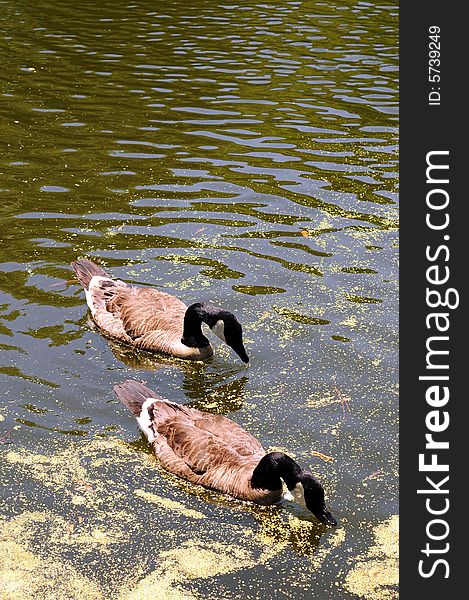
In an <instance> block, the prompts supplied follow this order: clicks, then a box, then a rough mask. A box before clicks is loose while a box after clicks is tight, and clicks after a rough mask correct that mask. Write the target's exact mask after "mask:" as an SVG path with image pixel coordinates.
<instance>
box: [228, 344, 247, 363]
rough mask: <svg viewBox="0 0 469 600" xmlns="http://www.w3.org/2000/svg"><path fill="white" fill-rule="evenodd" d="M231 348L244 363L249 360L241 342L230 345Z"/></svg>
mask: <svg viewBox="0 0 469 600" xmlns="http://www.w3.org/2000/svg"><path fill="white" fill-rule="evenodd" d="M231 347H232V348H233V350H234V351H235V352H236V354H237V355H238V356H239V358H240V359H241V360H242V361H243V362H244V363H248V362H249V356H248V355H247V354H246V350H245V348H244V346H243V344H242V343H241V344H239V345H236V346H231Z"/></svg>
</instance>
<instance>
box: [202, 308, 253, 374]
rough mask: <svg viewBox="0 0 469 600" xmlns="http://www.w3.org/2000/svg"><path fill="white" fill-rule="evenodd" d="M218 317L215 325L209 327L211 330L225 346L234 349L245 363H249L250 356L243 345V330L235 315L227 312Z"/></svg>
mask: <svg viewBox="0 0 469 600" xmlns="http://www.w3.org/2000/svg"><path fill="white" fill-rule="evenodd" d="M217 317H218V318H217V320H216V322H215V323H214V324H213V325H209V326H210V329H211V330H212V331H213V333H214V334H215V335H216V336H217V337H219V338H220V339H221V340H222V341H223V342H225V344H228V346H230V348H233V350H234V351H235V352H236V354H237V355H238V356H239V358H240V359H241V360H242V361H243V362H245V363H248V362H249V356H248V355H247V354H246V349H245V348H244V344H243V328H242V326H241V323H240V322H239V321H238V319H237V318H236V317H235V316H234V314H232V313H230V312H228V311H225V310H223V311H221V312H220V313H219V314H218V315H217Z"/></svg>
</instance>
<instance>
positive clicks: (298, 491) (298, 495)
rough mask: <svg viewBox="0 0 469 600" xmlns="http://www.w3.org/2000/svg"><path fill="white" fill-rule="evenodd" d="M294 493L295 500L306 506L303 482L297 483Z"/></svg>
mask: <svg viewBox="0 0 469 600" xmlns="http://www.w3.org/2000/svg"><path fill="white" fill-rule="evenodd" d="M292 495H293V498H294V500H295V502H298V504H301V506H305V507H306V501H305V490H304V487H303V484H302V483H297V484H296V485H295V487H294V488H293V489H292Z"/></svg>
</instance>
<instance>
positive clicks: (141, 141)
mask: <svg viewBox="0 0 469 600" xmlns="http://www.w3.org/2000/svg"><path fill="white" fill-rule="evenodd" d="M0 25H1V31H2V37H1V56H2V61H1V64H2V70H1V72H0V80H1V96H0V119H1V123H2V125H1V128H0V135H1V139H0V211H1V222H0V226H1V232H0V236H1V242H0V350H1V361H0V382H1V389H2V393H1V396H0V442H1V443H0V457H1V458H0V461H1V472H2V484H3V483H4V484H5V485H4V486H3V491H2V496H1V509H0V528H1V529H0V542H1V545H2V547H3V550H2V551H0V581H2V579H3V591H2V588H1V587H0V597H1V598H2V599H3V598H8V599H9V598H30V597H31V598H32V597H35V598H47V599H49V598H62V597H67V598H103V599H111V598H112V599H115V598H119V599H123V598H125V599H128V600H131V599H134V598H135V599H145V598H150V597H151V598H165V599H170V600H173V599H175V600H177V599H182V598H184V599H185V598H197V599H198V598H204V599H205V598H214V599H219V598H221V597H223V598H233V599H238V598H253V599H254V598H275V599H276V600H277V599H278V598H313V597H314V598H320V599H326V598H339V599H342V598H343V599H344V600H347V599H354V598H369V599H375V598H376V599H387V598H395V597H397V591H396V590H397V587H396V582H397V555H396V552H397V513H398V488H397V481H398V480H397V418H398V384H397V381H398V370H397V306H398V276H397V252H398V234H397V223H398V222H397V218H398V212H397V210H398V209H397V202H398V196H397V186H398V146H397V144H398V114H397V111H398V49H397V43H398V15H397V3H395V2H392V3H388V4H382V5H377V4H371V3H368V2H352V1H348V0H339V2H336V3H332V2H330V1H325V2H299V1H298V2H296V1H295V2H274V3H270V2H267V3H259V4H257V3H253V2H247V1H244V0H242V1H241V2H235V3H230V2H226V3H225V2H222V3H220V2H213V1H210V2H207V1H202V2H197V3H188V2H171V3H168V2H161V1H159V0H156V1H153V2H147V1H144V0H142V1H135V2H132V3H127V2H109V1H106V2H100V1H97V2H88V1H86V0H85V1H83V2H81V3H72V2H70V1H65V0H59V1H55V2H54V3H52V2H48V1H46V2H35V1H34V0H32V1H26V0H15V1H14V2H13V1H12V0H3V1H2V0H0ZM82 256H88V257H90V258H93V259H96V260H98V261H99V262H100V263H101V264H102V265H103V266H105V268H106V270H107V271H108V272H109V273H111V274H112V275H113V276H116V277H119V278H121V279H124V280H125V281H129V282H134V283H137V284H140V285H152V286H155V287H156V288H157V289H159V290H163V291H165V292H168V293H171V294H175V295H177V296H178V297H180V298H181V299H182V300H183V301H184V302H185V303H186V304H191V303H193V302H199V301H209V302H212V303H214V304H216V305H219V306H222V307H224V308H226V309H228V310H231V311H232V312H234V313H235V314H236V315H237V316H238V318H239V319H240V321H241V322H242V324H243V328H244V331H245V338H246V339H245V342H246V347H247V349H248V353H249V354H250V356H251V364H250V366H249V367H248V368H246V367H245V366H244V365H243V364H242V363H241V361H240V360H239V359H238V358H237V357H236V355H235V354H234V353H232V352H231V351H230V349H229V348H228V347H227V346H225V345H223V344H222V343H221V342H219V341H218V340H217V339H215V340H213V339H212V340H211V341H212V343H213V345H214V347H215V354H214V357H213V358H211V359H209V360H207V361H206V362H204V363H188V362H183V361H180V360H174V359H170V358H165V357H161V356H152V355H149V354H145V353H138V352H136V351H134V350H132V349H129V348H126V347H125V346H121V345H119V344H116V343H113V342H111V341H110V340H108V339H106V338H104V337H103V336H101V335H100V334H99V332H98V331H97V330H96V329H95V328H94V327H93V326H92V324H91V323H90V317H89V315H88V313H87V307H86V303H85V299H84V294H83V291H82V289H81V287H80V286H79V285H78V283H77V281H76V280H75V278H74V275H73V272H72V271H71V269H70V267H69V264H70V262H71V261H72V260H75V259H76V258H77V257H82ZM129 378H136V379H140V380H144V381H146V382H147V384H148V385H149V387H151V388H153V389H154V390H155V391H157V392H158V393H159V394H160V395H162V396H163V397H166V398H168V399H170V400H174V401H177V402H182V403H189V404H190V405H191V406H196V407H198V408H200V409H203V410H207V411H210V412H214V413H219V414H224V415H227V416H229V417H230V418H232V419H234V420H235V421H236V422H237V423H239V424H240V425H242V426H243V427H244V428H245V429H247V430H248V431H250V432H251V433H252V434H254V435H256V436H257V437H258V438H259V439H260V440H261V442H262V443H263V445H264V447H265V448H266V449H268V450H273V449H282V450H284V451H285V452H288V453H289V454H290V455H291V456H292V457H294V458H295V460H297V461H298V462H299V463H300V464H301V465H303V466H304V467H306V468H308V469H311V470H312V471H313V473H315V474H316V475H317V476H318V478H319V479H320V480H321V481H322V482H323V484H324V487H325V490H326V497H327V499H328V504H329V506H330V508H331V510H332V512H333V514H334V515H335V516H336V517H337V519H338V521H339V525H338V527H337V528H335V529H327V530H326V529H325V528H323V527H322V526H320V525H319V524H318V523H317V522H316V521H314V520H313V519H311V520H308V519H307V518H306V517H305V516H304V514H303V513H301V511H300V512H298V511H297V510H296V509H295V508H294V507H293V506H291V505H288V503H284V505H282V506H280V507H270V508H261V507H256V506H250V505H247V504H243V503H241V502H239V501H236V500H232V499H229V498H224V497H222V496H219V495H217V494H215V493H213V494H212V493H210V492H207V491H204V490H198V489H194V488H193V487H191V486H190V485H188V484H185V483H183V482H180V481H179V480H177V479H175V478H174V477H172V476H171V475H168V474H167V473H165V472H164V471H162V470H161V469H160V468H159V467H158V465H157V463H156V461H155V459H154V458H153V457H152V455H151V451H150V448H149V447H148V445H147V444H146V442H145V441H144V439H143V437H142V436H141V435H140V433H139V431H138V428H137V424H136V422H135V420H134V419H133V417H132V416H131V415H130V413H128V412H127V411H126V409H125V408H124V407H123V406H121V405H120V403H119V402H118V401H117V400H116V399H115V398H114V396H113V393H112V386H113V385H114V384H116V383H119V382H121V381H122V380H124V379H129ZM326 458H332V460H326ZM25 565H26V566H25ZM21 581H23V582H24V583H23V584H22V583H21ZM21 586H23V587H21ZM28 594H31V595H28ZM34 594H35V595H34ZM60 594H62V595H60Z"/></svg>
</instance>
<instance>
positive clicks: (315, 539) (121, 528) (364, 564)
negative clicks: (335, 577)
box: [0, 439, 397, 600]
mask: <svg viewBox="0 0 469 600" xmlns="http://www.w3.org/2000/svg"><path fill="white" fill-rule="evenodd" d="M49 451H50V448H49ZM2 468H3V471H2V472H3V473H4V475H5V480H6V483H7V485H8V487H9V489H10V490H11V493H12V496H11V504H12V506H13V507H14V509H15V512H16V513H17V515H16V516H13V517H10V518H8V517H3V518H2V520H1V522H0V541H1V545H0V547H1V550H0V575H1V579H0V580H1V582H2V589H1V598H2V599H10V598H11V599H13V598H25V599H27V598H38V597H39V598H77V599H79V598H90V599H94V598H96V599H101V598H102V599H105V598H119V599H121V598H122V599H128V600H130V599H145V598H161V599H164V598H169V599H181V598H191V599H192V598H202V597H203V598H221V597H228V598H230V597H232V598H235V597H240V595H239V594H243V595H245V594H246V595H248V597H257V594H259V593H260V594H262V595H264V594H265V595H264V597H270V596H269V595H268V594H269V592H268V591H262V588H261V587H257V588H256V571H259V570H260V571H261V572H267V573H269V572H273V573H275V575H276V576H277V577H278V576H282V574H284V575H285V577H286V576H287V574H286V573H285V572H284V569H283V566H282V565H283V555H284V553H287V554H290V553H292V552H293V553H295V552H296V553H297V560H296V561H295V562H296V567H295V571H294V572H293V573H292V572H291V571H290V573H289V575H288V579H289V580H290V581H291V578H292V576H294V585H293V586H291V585H290V586H289V587H290V589H289V590H288V592H287V593H286V594H285V595H286V597H295V595H296V594H301V593H302V591H304V590H306V589H308V587H309V585H308V580H309V577H310V572H311V571H312V570H316V569H321V568H324V565H325V564H327V562H328V561H331V560H333V557H334V556H335V555H336V554H337V553H338V552H340V548H341V546H342V545H343V544H344V543H345V541H346V535H347V534H346V529H345V528H343V527H339V528H338V529H337V530H335V531H333V532H332V533H330V534H329V535H328V538H327V540H326V541H325V542H324V543H323V544H322V545H321V547H320V549H319V550H318V548H317V547H318V544H319V542H320V538H321V534H322V533H323V530H322V529H321V528H320V527H319V526H318V525H317V524H315V523H312V522H310V521H308V520H302V519H300V518H298V517H296V516H293V515H292V514H289V513H288V512H287V513H285V512H284V511H281V509H279V508H277V507H268V508H260V507H253V506H249V507H247V505H245V504H244V503H241V502H237V501H235V500H230V499H227V498H226V499H225V500H224V502H222V497H219V496H218V495H216V494H213V495H212V494H210V492H205V491H200V490H199V491H197V492H196V493H195V494H194V493H192V494H191V493H190V490H189V488H190V486H185V485H184V484H182V487H183V488H184V487H187V489H181V494H180V498H181V500H182V501H175V500H169V499H168V498H166V497H165V495H164V494H165V492H166V490H165V488H166V487H171V486H172V485H174V483H175V482H174V481H173V480H172V477H171V476H166V477H165V476H164V475H161V474H160V473H158V470H157V466H156V464H155V461H154V460H153V458H152V457H151V456H150V455H148V454H144V453H137V455H136V453H135V451H134V449H133V448H131V447H128V446H127V445H125V444H123V443H122V442H120V441H117V440H114V439H113V440H95V441H91V442H82V443H77V444H73V445H71V446H70V445H64V446H63V447H58V448H56V449H55V452H54V453H53V454H39V453H37V452H34V451H26V450H22V451H19V452H18V451H14V450H8V451H7V452H6V453H5V455H4V463H3V464H2ZM155 480H156V481H157V482H158V492H159V493H158V494H157V493H155V492H154V491H149V490H154V488H155ZM33 482H34V485H31V484H32V483H33ZM129 482H133V483H135V484H142V486H144V487H146V488H148V489H144V487H142V488H140V487H138V488H136V489H132V483H129ZM30 489H34V494H31V493H27V492H26V490H30ZM192 491H193V490H192ZM160 494H161V495H160ZM132 495H133V496H135V497H136V498H138V501H135V500H134V499H132ZM207 501H208V504H207ZM210 501H211V502H210ZM220 504H222V505H220ZM155 507H157V508H156V509H155ZM193 507H198V508H197V509H196V508H193ZM227 510H228V511H230V510H232V511H236V512H237V513H238V516H239V522H238V523H237V524H236V525H233V523H230V522H227V520H226V519H224V517H223V514H224V512H226V511H227ZM243 513H251V515H252V516H253V517H254V522H255V523H256V525H254V526H253V525H252V523H250V522H249V520H248V519H246V514H243ZM374 537H375V544H374V545H372V546H371V547H370V548H369V550H368V553H367V554H365V555H363V556H360V557H359V561H358V562H357V563H356V564H355V566H354V567H352V568H350V569H349V570H348V572H347V573H346V574H345V578H344V580H343V584H344V586H345V588H346V589H349V590H350V591H351V592H353V593H359V594H362V593H365V594H366V597H370V598H388V597H389V598H391V597H393V595H391V594H390V593H389V586H392V585H395V584H396V583H397V581H396V578H397V520H396V518H395V517H392V518H391V519H390V520H389V521H386V522H384V523H382V524H380V525H379V526H378V527H377V528H376V531H375V532H374ZM218 539H223V541H216V540H218ZM162 548H164V550H162ZM290 569H291V563H290V564H289V570H290ZM370 578H371V581H370ZM239 586H241V587H239ZM236 589H238V592H237V591H236Z"/></svg>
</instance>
